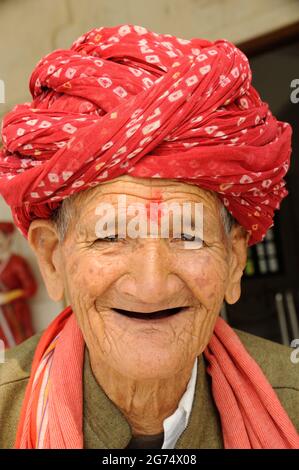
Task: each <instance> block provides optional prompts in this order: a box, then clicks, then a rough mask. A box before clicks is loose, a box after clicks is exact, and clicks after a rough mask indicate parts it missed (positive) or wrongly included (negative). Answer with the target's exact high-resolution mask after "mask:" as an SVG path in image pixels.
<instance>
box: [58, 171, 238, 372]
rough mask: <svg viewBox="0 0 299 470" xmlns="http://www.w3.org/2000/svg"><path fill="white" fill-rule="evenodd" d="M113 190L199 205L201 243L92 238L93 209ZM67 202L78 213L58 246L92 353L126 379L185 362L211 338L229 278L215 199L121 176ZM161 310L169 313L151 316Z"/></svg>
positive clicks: (114, 196)
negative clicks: (72, 202) (189, 245)
mask: <svg viewBox="0 0 299 470" xmlns="http://www.w3.org/2000/svg"><path fill="white" fill-rule="evenodd" d="M119 195H125V196H126V201H127V204H128V205H129V204H132V203H139V204H140V203H142V204H144V206H145V207H148V205H149V203H151V202H153V201H155V202H156V201H157V200H158V201H159V202H164V203H169V204H170V203H173V202H177V203H179V204H181V205H182V204H183V203H186V202H189V203H190V202H191V204H192V206H194V204H195V203H202V204H203V245H202V247H201V248H197V249H196V248H195V249H186V248H185V247H184V242H183V241H182V240H179V239H174V238H173V237H172V236H171V233H170V236H169V238H162V237H158V238H140V237H139V238H138V237H137V238H130V237H127V238H125V239H119V240H118V239H117V238H116V239H115V238H114V239H113V240H109V239H108V240H107V239H106V240H102V239H99V238H98V237H97V235H96V233H95V231H96V230H95V227H96V223H97V221H98V219H99V216H98V215H97V214H96V209H97V207H98V206H99V205H100V204H102V203H109V204H112V205H113V206H114V207H115V208H117V204H118V197H119ZM75 204H76V205H77V209H78V211H79V212H78V217H76V218H75V219H74V221H73V223H72V224H71V226H70V228H69V230H68V232H67V236H66V238H65V240H64V242H63V243H62V245H61V255H62V256H61V269H62V270H63V278H64V285H65V288H66V293H67V297H68V300H69V302H70V304H71V306H72V308H73V310H74V312H75V314H76V316H77V319H78V322H79V325H80V327H81V329H82V332H83V335H84V338H85V341H86V344H87V346H88V348H89V350H90V351H92V353H93V357H96V358H97V359H98V361H99V362H102V361H104V362H105V363H107V364H109V366H110V367H112V368H114V369H116V370H117V371H118V372H120V373H122V374H124V375H126V376H129V377H132V378H151V377H167V376H171V375H173V374H175V373H177V372H178V371H179V370H181V369H182V368H184V367H185V366H186V365H187V364H188V363H189V364H190V363H192V361H193V360H194V358H195V356H197V355H199V354H200V353H201V352H202V351H203V350H204V348H205V347H206V345H207V343H208V342H209V339H210V337H211V335H212V332H213V328H214V324H215V321H216V319H217V316H218V314H219V311H220V308H221V305H222V302H223V298H224V293H225V289H226V285H227V279H228V269H229V249H228V240H227V236H226V234H225V232H224V228H223V223H222V221H221V216H220V213H219V208H220V202H219V200H218V199H217V198H216V196H215V195H213V194H212V193H210V192H208V191H204V190H202V189H200V188H198V187H196V186H193V185H189V184H186V183H181V182H176V181H170V180H155V179H137V178H132V177H129V176H122V177H120V178H117V179H115V180H113V181H110V182H107V183H104V184H101V185H99V186H97V187H96V188H93V189H92V190H90V191H88V192H87V193H85V194H84V197H82V198H80V202H78V201H75ZM158 218H159V217H158ZM129 220H130V217H129V216H127V221H128V222H129ZM116 233H117V230H116ZM180 307H181V309H179V308H180ZM174 308H177V309H176V310H168V311H167V310H166V309H174ZM115 309H118V310H120V311H116V310H115ZM161 310H166V313H172V315H168V314H165V312H164V314H162V316H161V318H158V315H159V314H160V313H161V312H158V311H161ZM177 310H179V311H178V312H177V313H174V312H176V311H177ZM123 311H126V312H123ZM155 312H156V313H155ZM132 313H134V315H135V317H134V318H132V316H130V315H132ZM150 313H152V314H151V315H150ZM141 317H142V318H141ZM146 318H148V319H146Z"/></svg>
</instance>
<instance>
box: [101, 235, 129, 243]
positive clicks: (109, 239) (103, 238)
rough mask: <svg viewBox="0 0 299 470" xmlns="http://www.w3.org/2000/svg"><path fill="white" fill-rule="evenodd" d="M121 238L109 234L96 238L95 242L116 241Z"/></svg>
mask: <svg viewBox="0 0 299 470" xmlns="http://www.w3.org/2000/svg"><path fill="white" fill-rule="evenodd" d="M120 240H123V238H121V237H118V235H117V234H116V235H109V236H108V237H102V238H97V239H96V240H95V243H97V242H98V243H100V242H106V243H116V242H117V241H120Z"/></svg>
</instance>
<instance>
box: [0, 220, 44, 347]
mask: <svg viewBox="0 0 299 470" xmlns="http://www.w3.org/2000/svg"><path fill="white" fill-rule="evenodd" d="M14 230H15V226H14V224H12V223H11V222H0V339H2V340H3V341H4V344H5V347H7V348H9V347H12V346H14V345H16V344H19V343H21V342H22V341H24V340H25V339H27V338H29V337H30V336H32V335H33V334H34V333H35V331H34V329H33V326H32V319H31V311H30V308H29V306H28V304H27V302H26V299H27V298H29V297H32V296H33V295H34V294H35V292H36V290H37V284H36V281H35V279H34V276H33V274H32V271H31V269H30V267H29V265H28V263H27V261H26V260H25V259H24V258H23V257H22V256H19V255H17V254H15V253H11V250H10V248H11V242H12V238H13V233H14Z"/></svg>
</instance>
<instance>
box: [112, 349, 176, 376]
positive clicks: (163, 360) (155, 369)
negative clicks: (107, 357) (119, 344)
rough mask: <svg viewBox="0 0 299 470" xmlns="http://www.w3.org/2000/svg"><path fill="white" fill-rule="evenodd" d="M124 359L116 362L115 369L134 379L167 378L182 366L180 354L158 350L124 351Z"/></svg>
mask: <svg viewBox="0 0 299 470" xmlns="http://www.w3.org/2000/svg"><path fill="white" fill-rule="evenodd" d="M124 357H126V360H125V361H124V360H123V359H122V360H121V361H119V362H118V364H117V365H116V366H117V369H118V370H119V372H120V373H122V374H123V375H125V376H127V377H131V378H133V379H136V380H145V379H163V378H165V379H167V378H170V377H173V375H175V374H177V373H179V372H180V370H181V369H182V368H183V367H184V364H183V363H182V361H181V356H180V355H179V354H177V355H176V356H175V357H174V356H173V355H171V354H169V353H168V354H167V353H165V351H164V352H163V353H162V352H160V353H159V351H157V350H156V351H154V350H148V351H142V352H140V351H138V349H136V350H134V352H133V354H128V351H127V352H126V356H125V354H124Z"/></svg>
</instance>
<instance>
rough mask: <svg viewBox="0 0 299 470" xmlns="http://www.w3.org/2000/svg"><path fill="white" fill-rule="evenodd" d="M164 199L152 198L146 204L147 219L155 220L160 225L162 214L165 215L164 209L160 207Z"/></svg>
mask: <svg viewBox="0 0 299 470" xmlns="http://www.w3.org/2000/svg"><path fill="white" fill-rule="evenodd" d="M161 202H162V199H161V198H159V199H151V202H148V203H147V204H146V211H147V220H148V221H150V220H151V221H153V222H156V223H158V225H160V220H161V216H162V215H163V211H162V209H161V207H159V205H160V203H161Z"/></svg>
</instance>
